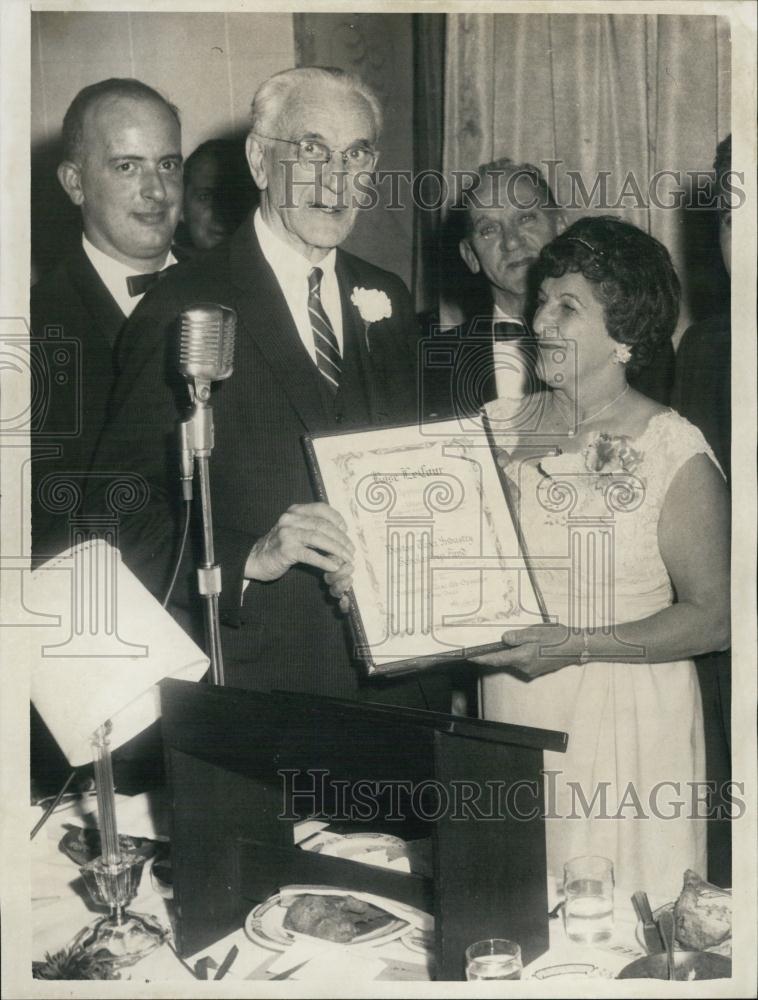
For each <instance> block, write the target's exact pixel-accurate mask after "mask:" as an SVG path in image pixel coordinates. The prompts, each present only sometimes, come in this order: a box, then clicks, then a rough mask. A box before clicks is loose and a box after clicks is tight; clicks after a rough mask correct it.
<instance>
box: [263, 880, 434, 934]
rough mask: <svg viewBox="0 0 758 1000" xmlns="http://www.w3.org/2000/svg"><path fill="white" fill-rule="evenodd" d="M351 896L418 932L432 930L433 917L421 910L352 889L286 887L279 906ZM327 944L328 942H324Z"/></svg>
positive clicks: (309, 886) (312, 886) (281, 892)
mask: <svg viewBox="0 0 758 1000" xmlns="http://www.w3.org/2000/svg"><path fill="white" fill-rule="evenodd" d="M304 895H308V896H352V897H353V899H362V900H363V901H364V902H366V903H371V905H372V906H376V907H378V908H379V909H380V910H385V911H386V912H387V913H391V914H392V915H393V916H394V917H397V918H398V919H400V920H406V921H407V922H408V923H409V924H410V925H411V926H412V927H418V929H419V930H424V931H429V932H431V931H432V930H434V917H433V916H431V914H429V913H424V911H423V910H418V909H416V907H415V906H410V905H409V904H408V903H399V902H398V901H397V900H396V899H387V898H386V897H385V896H375V895H374V894H373V893H371V892H355V891H353V890H352V889H336V888H335V887H334V886H332V885H286V886H283V887H282V888H281V889H280V890H279V899H280V901H281V905H282V906H284V907H287V906H289V905H290V903H291V902H292V901H293V899H294V898H295V896H304ZM326 943H327V944H329V943H330V942H328V941H327V942H326Z"/></svg>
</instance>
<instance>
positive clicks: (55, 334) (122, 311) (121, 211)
mask: <svg viewBox="0 0 758 1000" xmlns="http://www.w3.org/2000/svg"><path fill="white" fill-rule="evenodd" d="M58 179H59V180H60V183H61V185H62V187H63V189H64V190H65V192H66V194H67V195H68V196H69V198H70V199H71V201H72V202H73V203H74V204H75V205H78V206H79V208H80V209H81V216H82V229H83V233H82V242H81V245H80V246H79V247H77V249H76V250H75V251H74V252H73V253H71V254H70V255H69V256H67V257H66V258H64V259H63V260H62V261H61V262H60V263H59V264H58V265H57V266H56V267H55V268H54V269H53V270H52V271H50V272H48V274H46V275H45V276H44V277H43V278H42V279H41V280H40V281H39V282H37V284H36V285H34V287H33V288H32V292H31V327H32V337H33V338H34V340H39V341H46V342H47V343H46V347H47V346H48V345H49V350H47V357H48V359H49V360H50V361H51V367H50V369H49V379H48V381H47V384H46V386H45V399H44V401H43V402H44V406H41V407H40V409H41V411H42V413H43V416H42V417H41V419H40V422H39V424H38V425H36V426H34V427H33V432H32V445H33V456H34V462H33V464H32V482H33V505H32V533H33V548H34V552H35V556H37V557H42V556H44V555H49V554H52V552H54V551H55V550H56V548H60V547H61V545H64V544H65V540H66V538H65V524H60V525H59V524H57V520H56V518H55V516H54V513H53V512H52V511H51V510H50V507H51V506H52V505H51V504H49V503H45V502H44V501H43V500H42V499H41V496H40V492H42V493H44V492H45V482H44V481H45V477H47V476H51V477H52V476H53V475H54V474H56V473H64V474H69V473H71V474H72V475H74V476H77V477H79V476H83V475H84V474H85V473H86V472H87V470H88V469H89V468H90V466H91V463H92V458H93V455H94V450H95V446H96V444H97V439H98V436H99V434H100V431H101V430H102V426H103V423H104V420H105V410H106V403H107V400H108V396H109V394H110V391H111V389H112V387H113V383H114V378H115V372H114V347H115V344H116V340H117V338H118V335H119V333H120V331H121V328H122V327H123V325H124V322H125V320H126V318H127V317H128V316H129V315H130V314H131V312H132V310H133V309H134V307H135V306H136V305H137V303H138V302H139V301H140V299H141V298H142V296H143V295H144V293H145V291H146V290H147V288H148V287H149V285H150V284H151V283H152V282H153V281H154V280H155V274H156V273H158V272H160V271H161V270H162V269H163V268H165V267H168V266H169V265H170V264H173V263H175V261H174V259H173V257H172V255H171V252H170V248H171V240H172V237H173V234H174V229H175V227H176V223H177V220H178V217H179V212H180V210H181V203H182V156H181V129H180V125H179V116H178V113H177V110H176V108H175V107H174V106H173V105H172V104H169V103H168V102H167V101H166V100H165V99H164V98H163V97H161V95H160V94H159V93H158V92H157V91H155V90H153V89H152V87H148V86H147V85H146V84H144V83H141V82H140V81H138V80H128V79H127V80H121V79H109V80H103V81H101V82H100V83H95V84H92V85H91V86H89V87H85V88H84V89H83V90H81V91H80V92H79V93H78V94H77V96H76V97H75V98H74V100H73V101H72V103H71V105H70V107H69V109H68V111H67V112H66V115H65V117H64V119H63V160H62V162H61V164H60V166H59V167H58ZM33 343H34V341H33ZM39 346H40V349H43V350H44V348H42V345H41V344H40V345H39ZM51 482H52V479H49V480H48V486H49V485H50V484H51Z"/></svg>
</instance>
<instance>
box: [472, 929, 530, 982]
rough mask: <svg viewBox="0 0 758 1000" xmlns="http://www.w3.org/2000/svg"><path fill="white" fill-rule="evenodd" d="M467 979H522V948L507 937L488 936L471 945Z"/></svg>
mask: <svg viewBox="0 0 758 1000" xmlns="http://www.w3.org/2000/svg"><path fill="white" fill-rule="evenodd" d="M466 979H468V980H479V979H521V948H520V947H519V946H518V945H517V944H516V943H515V942H513V941H506V940H505V938H488V939H487V940H486V941H477V942H476V943H475V944H472V945H469V947H468V948H467V949H466Z"/></svg>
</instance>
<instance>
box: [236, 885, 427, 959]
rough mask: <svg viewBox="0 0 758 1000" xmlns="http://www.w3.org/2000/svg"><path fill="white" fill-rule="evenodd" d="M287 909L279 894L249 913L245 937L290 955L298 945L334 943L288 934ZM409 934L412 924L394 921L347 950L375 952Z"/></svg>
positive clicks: (356, 940) (357, 940)
mask: <svg viewBox="0 0 758 1000" xmlns="http://www.w3.org/2000/svg"><path fill="white" fill-rule="evenodd" d="M286 913H287V907H286V906H282V904H281V901H280V896H279V893H278V892H277V893H274V895H273V896H269V898H268V899H267V900H266V901H265V902H263V903H260V904H259V905H258V906H256V907H255V908H254V909H252V910H251V911H250V913H248V915H247V917H246V918H245V924H244V929H245V934H246V935H247V936H248V937H249V938H250V940H251V941H252V942H253V943H254V944H259V945H262V946H263V947H264V948H269V949H273V950H274V951H286V950H287V948H291V947H292V945H293V944H295V942H296V941H318V940H323V941H324V944H327V945H328V944H330V943H331V942H329V941H326V940H324V939H323V938H315V937H313V935H311V934H301V933H299V932H298V931H291V930H288V929H287V928H286V927H285V926H284V917H285V915H286ZM407 930H408V921H407V920H400V919H399V918H398V917H393V919H392V920H391V921H390V923H388V924H385V925H384V927H377V928H375V929H374V930H373V931H369V932H368V933H367V934H360V935H359V936H358V937H355V938H353V940H352V941H348V942H346V946H347V947H350V946H351V945H359V944H367V945H370V946H371V947H372V948H373V947H375V946H378V945H382V944H386V942H387V941H392V940H394V939H395V938H397V937H400V935H401V934H404V933H405V932H406V931H407Z"/></svg>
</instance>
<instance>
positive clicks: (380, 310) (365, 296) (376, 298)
mask: <svg viewBox="0 0 758 1000" xmlns="http://www.w3.org/2000/svg"><path fill="white" fill-rule="evenodd" d="M350 301H351V302H352V303H353V305H354V306H355V308H356V309H357V310H358V313H359V315H360V317H361V319H362V320H363V322H364V325H365V338H366V349H367V350H369V351H370V350H371V346H370V345H369V340H368V328H369V327H370V326H371V324H372V323H378V322H379V321H380V320H383V319H389V318H390V316H391V315H392V303H391V302H390V299H389V296H388V295H387V294H386V292H382V291H380V290H379V289H378V288H354V289H353V293H352V295H351V296H350Z"/></svg>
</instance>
